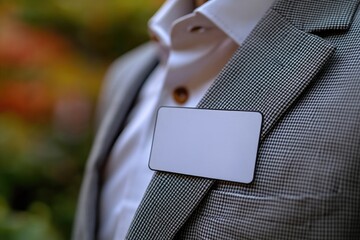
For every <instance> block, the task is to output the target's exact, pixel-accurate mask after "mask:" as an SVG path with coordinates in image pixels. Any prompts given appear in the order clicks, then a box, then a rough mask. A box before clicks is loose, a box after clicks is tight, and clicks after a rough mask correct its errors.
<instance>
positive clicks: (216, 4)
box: [195, 0, 275, 45]
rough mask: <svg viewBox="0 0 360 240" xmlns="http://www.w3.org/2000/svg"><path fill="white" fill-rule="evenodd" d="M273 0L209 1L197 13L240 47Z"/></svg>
mask: <svg viewBox="0 0 360 240" xmlns="http://www.w3.org/2000/svg"><path fill="white" fill-rule="evenodd" d="M274 2H275V0H211V1H208V2H206V3H205V4H203V5H201V6H200V7H198V8H197V9H196V10H195V12H199V13H201V14H203V15H204V16H205V17H207V18H208V19H209V20H210V21H212V22H213V23H214V24H215V25H216V26H217V27H219V29H221V30H222V31H223V32H225V33H226V34H227V35H228V36H229V37H231V38H232V39H233V40H234V41H235V42H236V43H237V44H239V45H241V44H242V43H243V42H244V40H245V39H246V37H247V36H248V35H249V34H250V32H251V31H252V30H253V29H254V27H255V26H256V24H257V23H258V22H259V21H260V20H261V18H262V17H263V16H264V15H265V13H266V12H267V11H268V10H269V8H270V7H271V5H272V4H273V3H274Z"/></svg>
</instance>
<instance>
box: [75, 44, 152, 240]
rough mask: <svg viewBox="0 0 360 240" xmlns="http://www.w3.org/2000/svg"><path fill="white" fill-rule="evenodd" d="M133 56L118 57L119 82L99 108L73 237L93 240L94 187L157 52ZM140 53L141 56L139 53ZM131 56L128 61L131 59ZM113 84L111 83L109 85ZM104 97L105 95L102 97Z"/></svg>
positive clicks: (144, 49)
mask: <svg viewBox="0 0 360 240" xmlns="http://www.w3.org/2000/svg"><path fill="white" fill-rule="evenodd" d="M137 51H139V52H138V53H137V52H135V53H133V54H135V55H136V54H137V55H138V56H137V57H134V56H132V57H131V58H129V57H127V56H124V57H123V58H122V61H123V62H122V65H121V66H122V69H121V71H122V72H121V76H119V77H121V78H124V77H125V81H123V80H122V79H115V81H116V82H117V83H118V82H120V83H121V87H118V86H117V87H116V88H115V89H116V92H115V93H113V94H114V95H113V97H112V99H111V100H112V102H111V104H110V103H109V108H108V109H106V110H105V111H103V112H102V113H103V114H104V116H101V117H102V120H101V125H100V126H99V127H98V129H97V134H96V138H95V141H94V143H93V146H92V151H91V153H90V156H89V159H88V163H87V166H86V174H85V178H84V180H83V183H82V187H81V193H80V199H79V203H78V210H77V214H76V220H75V223H76V224H75V226H76V227H77V228H76V229H74V232H73V239H89V240H91V239H94V238H95V236H96V233H95V231H96V221H97V211H98V209H97V208H98V203H99V202H98V189H99V184H100V183H101V172H102V168H103V166H104V164H105V162H106V160H107V157H108V154H109V152H110V149H111V148H112V146H113V144H114V142H115V141H116V138H117V136H118V135H119V133H120V131H121V130H122V128H123V124H124V121H125V120H126V116H127V114H128V112H129V111H130V109H131V106H132V104H133V102H134V99H135V97H136V96H137V93H138V91H139V90H140V88H141V86H142V84H143V82H144V81H145V79H146V78H147V76H148V75H149V73H150V72H151V71H152V70H153V69H154V67H155V66H156V64H157V62H158V61H157V51H156V48H154V47H153V46H151V44H148V45H144V46H142V47H141V48H140V49H138V50H137ZM139 54H141V56H140V55H139ZM133 58H134V59H135V61H136V62H135V61H134V60H132V59H133ZM109 86H110V87H114V86H113V85H111V84H110V85H109ZM106 97H107V96H106Z"/></svg>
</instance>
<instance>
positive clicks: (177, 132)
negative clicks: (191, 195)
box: [149, 107, 262, 183]
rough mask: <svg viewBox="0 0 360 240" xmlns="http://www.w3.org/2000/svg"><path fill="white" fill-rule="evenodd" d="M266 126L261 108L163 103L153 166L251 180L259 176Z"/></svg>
mask: <svg viewBox="0 0 360 240" xmlns="http://www.w3.org/2000/svg"><path fill="white" fill-rule="evenodd" d="M261 125H262V115H261V113H259V112H246V111H227V110H209V109H197V108H176V107H161V108H160V109H159V110H158V114H157V119H156V125H155V132H154V137H153V143H152V148H151V154H150V161H149V167H150V169H152V170H157V171H165V172H171V173H179V174H185V175H191V176H198V177H204V178H211V179H218V180H225V181H232V182H240V183H250V182H252V181H253V179H254V171H255V163H256V157H257V153H258V148H259V140H260V133H261Z"/></svg>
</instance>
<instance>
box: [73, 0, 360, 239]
mask: <svg viewBox="0 0 360 240" xmlns="http://www.w3.org/2000/svg"><path fill="white" fill-rule="evenodd" d="M358 5H359V0H279V1H277V2H276V3H275V4H274V5H273V6H272V8H271V9H270V10H269V11H268V13H267V14H266V16H265V17H264V18H263V19H262V20H261V22H260V23H259V24H258V25H257V27H256V28H255V29H254V31H253V32H252V33H251V35H250V36H249V37H248V38H247V40H246V42H245V43H244V44H243V45H242V46H241V47H240V48H239V49H238V51H237V52H236V53H235V54H234V56H233V58H232V59H231V60H230V61H229V63H228V64H227V65H226V66H225V68H224V69H223V70H222V71H221V73H220V74H219V76H218V77H217V79H216V80H215V82H214V84H213V85H212V86H211V87H210V89H209V90H208V92H207V93H206V94H205V96H204V98H203V99H202V100H201V102H200V103H199V105H198V107H199V108H211V109H231V110H252V111H260V112H262V113H263V115H264V124H263V131H262V135H261V144H260V151H259V157H258V161H257V166H256V172H255V179H254V181H253V183H251V184H248V185H245V184H236V183H229V182H224V181H214V180H210V179H203V178H196V177H189V176H183V175H177V174H169V173H161V172H157V173H156V174H155V175H154V178H153V179H152V181H151V183H150V185H149V187H148V189H147V191H146V194H145V196H144V198H143V201H142V203H141V205H140V207H139V208H138V211H137V213H136V216H135V218H134V220H133V222H132V225H131V227H130V229H129V232H128V236H127V239H360V11H359V8H358ZM150 49H151V47H150V48H148V47H144V48H143V49H140V50H137V52H135V53H133V54H132V55H129V56H127V57H128V59H127V60H129V59H135V56H138V55H139V54H142V53H149V54H145V55H143V56H147V57H143V58H141V60H139V64H137V66H139V68H140V69H142V70H143V71H141V75H142V76H140V75H139V72H136V73H137V74H138V75H139V76H136V79H144V78H146V74H145V73H148V71H150V69H152V67H153V66H154V65H153V64H151V63H153V61H151V60H150V59H152V57H150V56H153V54H152V53H151V54H150V52H152V50H150ZM124 61H125V62H126V58H125V60H124ZM124 64H126V63H121V64H120V65H124ZM131 67H132V66H131ZM139 68H138V69H139ZM124 69H126V68H124ZM130 75H131V74H130ZM134 75H136V74H134ZM134 79H135V78H134ZM133 82H135V85H136V86H135V87H134V85H133V84H129V83H123V87H122V88H121V89H119V90H116V91H120V92H117V93H116V94H113V95H114V96H115V97H114V100H113V101H111V102H113V103H114V104H115V105H114V104H113V103H111V104H110V105H109V106H110V107H108V108H105V109H106V110H104V112H103V114H104V116H105V117H104V118H103V119H102V124H101V127H100V129H99V134H98V137H97V139H96V141H95V144H94V149H93V151H92V154H91V156H90V160H89V163H88V165H87V172H86V177H85V180H84V184H83V188H82V194H81V198H80V202H79V209H78V214H77V225H76V228H75V231H74V239H93V238H94V232H95V228H96V221H95V219H96V207H97V201H96V196H97V194H98V189H99V183H100V181H99V174H98V173H99V171H101V168H102V166H103V164H104V159H105V158H106V155H107V152H108V151H109V149H110V148H111V144H112V143H113V141H114V139H115V138H116V136H117V134H118V133H119V131H121V124H122V121H123V119H125V117H126V114H125V113H126V112H127V111H128V110H129V109H130V107H131V102H132V99H130V98H129V97H128V96H127V98H126V97H124V96H119V94H120V93H121V92H129V90H128V89H130V88H134V89H139V87H140V85H141V83H140V82H141V81H140V80H138V81H133ZM110 85H111V84H110ZM112 86H116V84H112ZM119 86H120V85H119ZM109 89H113V88H111V87H109ZM136 91H137V90H136ZM136 91H132V92H134V94H133V96H132V97H135V96H136V94H135V93H136ZM108 92H111V91H108ZM108 95H109V96H111V94H110V93H109V94H108ZM116 98H118V99H116ZM103 102H110V99H107V100H104V101H103ZM114 118H116V120H114ZM114 129H119V131H115V130H114ZM209 131H211V129H209ZM219 161H221V159H219Z"/></svg>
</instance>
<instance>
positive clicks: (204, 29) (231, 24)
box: [98, 0, 273, 239]
mask: <svg viewBox="0 0 360 240" xmlns="http://www.w3.org/2000/svg"><path fill="white" fill-rule="evenodd" d="M272 3H273V0H211V1H208V2H206V3H205V4H203V5H201V6H200V7H198V8H197V9H195V10H194V9H193V8H194V7H193V6H194V5H193V1H192V0H168V1H167V2H165V3H164V5H163V6H162V7H161V9H160V10H159V11H158V12H157V13H156V14H155V16H154V17H153V18H152V19H151V20H150V21H149V29H150V32H151V34H153V36H154V37H155V38H156V39H157V40H158V47H159V53H160V56H161V59H160V60H161V61H160V64H159V65H158V66H157V68H156V69H155V70H154V71H153V72H152V74H151V75H150V76H149V78H148V79H147V81H146V83H145V84H144V86H143V88H142V89H141V91H140V93H139V96H138V97H137V101H136V104H135V106H134V108H133V109H132V111H131V113H130V115H129V116H128V119H127V124H126V126H125V128H124V130H123V131H122V133H121V135H120V136H119V137H118V139H117V141H116V143H115V145H114V147H113V149H112V151H111V153H110V156H109V159H108V161H107V164H106V168H105V173H104V176H105V181H104V184H103V186H102V191H101V196H100V226H99V236H98V237H99V239H124V238H125V235H126V233H127V230H128V228H129V226H130V223H131V221H132V218H133V217H134V214H135V211H136V209H137V207H138V205H139V203H140V201H141V199H142V196H143V194H144V192H145V190H146V188H147V186H148V184H149V182H150V180H151V177H152V175H153V172H152V171H151V170H149V168H148V160H149V155H150V147H151V140H152V134H153V128H154V122H155V114H156V110H157V109H158V107H159V106H181V107H195V106H196V105H197V103H198V102H199V101H200V99H201V98H202V96H203V95H204V94H205V92H206V90H207V89H208V87H209V86H210V85H211V83H212V82H213V80H214V79H215V77H216V75H217V74H218V73H219V71H220V70H221V69H222V68H223V66H224V65H225V64H226V62H227V61H228V60H229V59H230V57H231V56H232V54H233V53H234V51H235V50H236V49H237V48H238V47H239V45H241V44H242V42H243V41H244V40H245V38H246V37H247V36H248V35H249V33H250V32H251V31H252V29H253V28H254V26H255V25H256V24H257V22H258V21H259V20H260V19H261V17H262V16H263V15H264V14H265V12H266V11H267V10H268V9H269V7H270V6H271V4H272Z"/></svg>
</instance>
